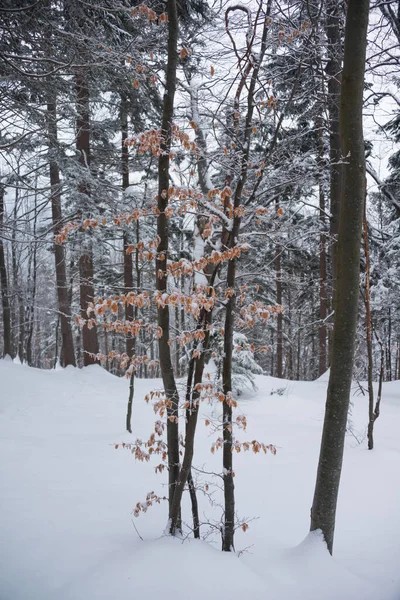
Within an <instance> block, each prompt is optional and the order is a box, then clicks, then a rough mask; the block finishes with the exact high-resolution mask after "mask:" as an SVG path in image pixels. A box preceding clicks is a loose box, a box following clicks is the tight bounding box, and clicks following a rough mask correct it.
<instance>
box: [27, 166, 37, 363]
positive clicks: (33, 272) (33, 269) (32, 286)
mask: <svg viewBox="0 0 400 600" xmlns="http://www.w3.org/2000/svg"><path fill="white" fill-rule="evenodd" d="M37 180H38V177H37V174H36V179H35V203H34V217H33V239H34V240H35V243H34V245H33V250H32V252H31V253H30V256H29V269H28V273H29V275H28V286H27V287H28V294H29V304H28V306H27V319H26V322H27V326H28V335H27V339H26V362H27V363H28V365H29V366H30V367H33V366H34V365H33V348H32V346H33V331H34V327H35V298H36V282H37V244H36V229H37V191H36V188H37Z"/></svg>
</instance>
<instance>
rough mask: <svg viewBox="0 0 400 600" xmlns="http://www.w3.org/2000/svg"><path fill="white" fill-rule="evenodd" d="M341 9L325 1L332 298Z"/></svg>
mask: <svg viewBox="0 0 400 600" xmlns="http://www.w3.org/2000/svg"><path fill="white" fill-rule="evenodd" d="M341 12H342V8H341V5H340V3H339V2H337V0H328V2H327V21H326V37H327V41H328V64H327V66H326V73H327V75H328V98H327V105H328V111H329V148H330V150H329V159H330V212H331V222H330V234H331V264H332V300H333V299H334V292H335V286H336V283H335V282H336V272H337V257H336V251H337V236H338V231H339V213H340V199H341V195H342V191H341V190H342V185H343V181H342V179H343V166H342V165H341V164H340V161H341V158H342V148H341V142H340V130H339V100H340V87H341V78H342V76H341V75H342V73H341V70H342V56H341V55H342V50H341V30H340V19H341Z"/></svg>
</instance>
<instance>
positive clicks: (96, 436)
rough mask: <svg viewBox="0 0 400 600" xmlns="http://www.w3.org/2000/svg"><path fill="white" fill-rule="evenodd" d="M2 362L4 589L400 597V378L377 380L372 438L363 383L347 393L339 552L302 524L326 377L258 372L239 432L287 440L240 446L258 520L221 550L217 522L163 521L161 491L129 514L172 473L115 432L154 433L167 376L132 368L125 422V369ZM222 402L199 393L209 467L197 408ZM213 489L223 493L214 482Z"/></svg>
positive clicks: (9, 598) (252, 515)
mask: <svg viewBox="0 0 400 600" xmlns="http://www.w3.org/2000/svg"><path fill="white" fill-rule="evenodd" d="M0 378H1V398H0V452H1V457H2V460H1V464H0V479H1V486H2V491H1V495H0V523H1V531H0V598H1V600H27V599H28V598H29V600H50V599H51V600H54V599H57V600H102V599H109V598H118V597H119V598H122V597H124V598H131V599H133V598H142V597H145V598H147V599H148V600H153V599H154V600H161V599H164V600H170V599H172V598H173V599H174V600H187V599H191V600H200V598H201V599H204V598H212V599H213V598H215V599H216V598H221V597H222V596H225V597H229V598H230V599H231V600H239V598H240V599H250V598H252V599H254V600H258V599H260V600H261V599H265V598H268V600H321V599H322V598H323V599H324V600H333V599H335V600H337V598H340V599H341V600H369V599H371V600H372V598H373V599H374V600H399V598H400V574H399V569H398V565H399V563H400V543H399V539H400V510H399V507H400V477H399V472H400V469H399V467H400V454H399V453H400V436H399V434H398V432H399V430H400V382H393V383H388V384H385V386H384V395H383V401H382V414H381V417H380V419H379V420H378V421H377V424H376V449H375V450H374V451H373V452H369V451H368V450H366V443H365V440H364V441H362V443H361V444H359V443H358V441H357V440H356V438H357V439H358V440H359V441H360V440H362V438H363V436H364V431H365V424H366V418H367V399H366V396H362V395H359V394H356V393H355V394H354V396H353V401H354V406H353V409H352V422H353V434H354V435H349V436H348V438H347V444H346V446H347V447H346V454H345V463H344V469H343V477H342V487H341V493H340V497H339V505H338V515H337V528H336V538H335V548H334V551H335V554H334V558H333V559H332V558H331V557H330V556H329V554H328V552H327V550H326V548H325V546H324V543H323V541H322V539H321V536H320V535H319V534H318V533H314V534H311V535H310V534H308V525H309V509H310V505H311V501H312V494H313V488H314V482H315V473H316V464H317V460H318V451H319V443H320V435H321V427H322V420H323V412H324V401H325V394H326V384H327V378H326V377H323V378H321V379H320V380H318V381H316V382H311V383H310V382H289V381H282V380H278V379H273V378H270V377H263V376H257V378H256V380H257V385H258V388H259V391H258V392H257V394H254V393H250V392H248V393H247V394H245V395H244V396H243V397H241V400H240V407H239V409H238V410H239V412H245V413H246V414H247V419H248V431H247V432H245V433H243V432H241V435H240V436H239V435H238V437H239V438H240V439H242V440H243V441H244V440H245V439H248V440H252V439H254V438H255V439H259V440H260V441H263V442H265V443H273V444H276V446H277V449H278V452H277V454H276V456H273V455H270V454H268V455H266V456H264V455H258V454H257V455H254V454H250V453H241V454H238V455H236V454H235V456H234V465H235V466H234V468H235V473H236V477H235V485H236V508H237V512H238V515H239V516H240V517H244V518H246V519H249V520H250V521H249V524H250V527H249V529H248V531H247V532H246V533H244V532H242V531H238V532H237V535H236V549H237V551H239V552H238V554H239V557H237V556H235V555H234V554H231V555H226V554H223V553H221V552H220V551H219V545H220V541H219V538H218V536H217V535H215V536H214V537H213V536H212V535H211V536H210V537H209V538H208V542H210V543H207V542H205V541H202V542H197V541H195V540H192V539H184V540H181V539H171V538H169V537H167V536H165V535H163V531H164V529H165V525H166V510H167V507H166V504H165V503H161V504H160V505H155V506H153V507H151V508H149V510H148V512H147V513H146V514H144V515H141V516H140V517H139V518H137V519H134V525H135V526H136V528H137V530H136V529H135V527H134V525H133V523H132V520H133V517H132V515H131V511H132V508H133V507H134V505H135V504H136V502H138V501H143V500H144V499H145V497H146V494H147V493H148V492H149V491H151V490H154V491H155V492H156V493H158V494H159V495H164V494H166V488H165V482H166V474H165V473H164V474H162V475H160V474H158V475H156V474H155V472H154V468H153V466H155V465H156V464H157V462H155V463H154V465H149V464H148V463H147V464H143V463H137V462H135V460H134V458H133V457H132V456H131V454H130V453H129V452H127V451H125V450H122V449H119V450H115V449H114V444H115V443H120V442H122V441H133V440H134V439H135V438H136V437H141V438H142V439H147V437H148V435H149V433H151V431H152V430H153V422H154V413H153V411H152V409H151V407H150V406H148V405H147V404H146V403H145V402H144V401H143V397H144V395H145V394H146V393H148V392H149V391H150V390H151V389H156V388H157V387H158V388H160V385H161V384H160V382H159V381H157V380H147V381H143V380H139V381H136V394H135V401H134V411H133V429H134V435H133V436H129V434H127V433H125V431H124V423H125V408H126V400H127V391H128V390H127V382H126V381H125V380H119V379H117V378H115V377H113V376H111V375H109V374H108V373H106V372H105V371H103V370H102V369H101V368H100V367H89V368H86V369H83V370H77V369H72V368H68V369H66V370H61V369H60V370H55V371H39V370H35V369H30V368H28V367H25V366H21V365H16V364H12V363H11V362H9V361H0ZM354 391H355V392H356V391H357V390H356V388H355V390H354ZM217 410H218V407H209V406H205V407H204V408H203V415H202V419H200V422H199V436H198V440H197V443H196V463H195V464H196V466H197V467H200V468H201V469H202V470H204V471H207V472H209V471H220V470H221V460H222V456H221V452H220V451H217V452H216V453H215V455H212V454H211V452H210V446H211V443H212V442H213V440H214V438H213V437H212V436H210V433H209V430H208V429H207V428H206V427H205V426H204V423H203V421H204V417H205V416H206V415H207V414H210V413H212V414H213V415H214V416H215V414H216V411H217ZM206 477H207V476H206ZM207 481H209V482H210V484H212V482H213V479H212V477H209V478H208V480H207ZM210 489H211V490H214V488H213V487H212V486H211V488H210ZM213 498H214V502H215V504H216V505H218V504H219V503H220V501H221V492H220V490H218V489H215V490H214V496H213ZM199 500H200V508H201V518H202V520H203V521H213V522H217V521H218V520H219V518H220V516H221V509H220V507H218V506H214V507H211V506H210V505H209V502H208V501H207V499H206V498H205V497H203V495H202V494H200V495H199ZM184 519H185V520H186V521H187V522H190V508H189V505H188V500H187V499H185V503H184ZM251 519H253V520H251ZM202 530H203V532H206V531H207V530H208V526H207V525H206V524H203V526H202ZM139 534H140V536H141V537H142V538H143V540H142V539H140V537H139ZM241 550H243V552H240V551H241Z"/></svg>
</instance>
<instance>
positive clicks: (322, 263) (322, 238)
mask: <svg viewBox="0 0 400 600" xmlns="http://www.w3.org/2000/svg"><path fill="white" fill-rule="evenodd" d="M322 128H323V120H322V117H321V116H320V115H319V116H318V118H317V130H318V166H319V226H320V234H319V318H320V321H321V323H320V326H319V375H320V376H321V375H322V374H323V373H325V371H326V369H327V366H328V364H327V363H328V360H327V359H328V357H327V327H326V322H325V319H326V317H327V314H328V311H327V302H328V298H327V282H326V264H327V257H326V234H325V189H324V178H325V156H324V139H323V129H322Z"/></svg>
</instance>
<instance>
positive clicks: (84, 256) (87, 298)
mask: <svg viewBox="0 0 400 600" xmlns="http://www.w3.org/2000/svg"><path fill="white" fill-rule="evenodd" d="M76 100H77V121H76V126H77V132H76V149H77V151H78V153H79V164H80V166H81V169H82V174H81V178H82V179H81V183H80V184H79V187H78V191H79V193H80V195H81V210H82V211H83V213H84V214H85V216H87V215H88V214H89V213H90V207H89V198H90V186H89V182H88V179H89V174H90V173H89V166H90V119H89V88H88V84H87V76H86V72H85V70H84V69H80V70H78V72H77V74H76ZM89 235H90V234H89V233H86V236H87V237H86V239H85V240H84V242H83V244H82V250H81V256H80V257H79V278H80V306H81V317H82V319H87V308H88V304H89V302H92V301H93V298H94V282H93V281H94V265H93V249H92V242H91V239H90V237H89ZM82 346H83V364H84V366H85V367H86V366H88V365H92V364H95V363H97V362H98V361H97V360H96V359H95V358H93V355H96V354H98V352H99V341H98V338H97V329H96V326H95V325H93V327H91V328H89V327H87V325H85V326H84V327H83V330H82Z"/></svg>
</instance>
